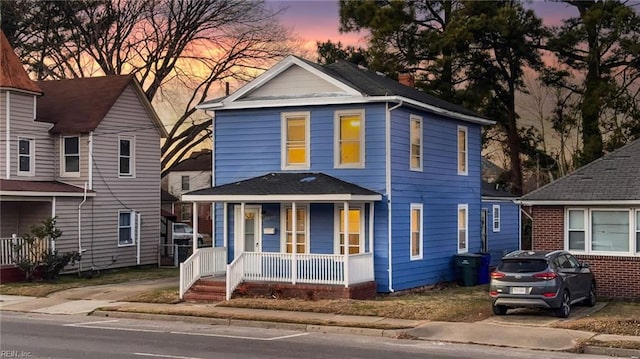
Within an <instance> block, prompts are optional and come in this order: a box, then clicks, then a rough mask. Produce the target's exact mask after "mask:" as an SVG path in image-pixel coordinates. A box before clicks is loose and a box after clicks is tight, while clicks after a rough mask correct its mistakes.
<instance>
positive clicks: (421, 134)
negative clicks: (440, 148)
mask: <svg viewBox="0 0 640 359" xmlns="http://www.w3.org/2000/svg"><path fill="white" fill-rule="evenodd" d="M414 122H417V123H418V131H420V132H419V133H418V145H419V154H418V159H419V163H418V166H417V167H414V166H413V123H414ZM423 124H424V121H422V116H418V115H410V116H409V169H410V170H411V171H418V172H422V171H423V167H424V140H423V139H424V127H423Z"/></svg>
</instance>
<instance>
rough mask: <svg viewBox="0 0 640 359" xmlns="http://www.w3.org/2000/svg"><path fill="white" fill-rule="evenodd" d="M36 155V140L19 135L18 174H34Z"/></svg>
mask: <svg viewBox="0 0 640 359" xmlns="http://www.w3.org/2000/svg"><path fill="white" fill-rule="evenodd" d="M35 155H36V154H35V141H34V140H33V139H32V138H22V137H18V176H33V175H34V173H35V157H36V156H35Z"/></svg>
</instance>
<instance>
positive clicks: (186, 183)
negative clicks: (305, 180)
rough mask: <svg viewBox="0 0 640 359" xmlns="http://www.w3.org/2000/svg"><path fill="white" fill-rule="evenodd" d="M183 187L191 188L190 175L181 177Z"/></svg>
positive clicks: (184, 189) (186, 189) (183, 188)
mask: <svg viewBox="0 0 640 359" xmlns="http://www.w3.org/2000/svg"><path fill="white" fill-rule="evenodd" d="M180 182H181V187H180V188H182V190H183V191H188V190H189V176H181V177H180Z"/></svg>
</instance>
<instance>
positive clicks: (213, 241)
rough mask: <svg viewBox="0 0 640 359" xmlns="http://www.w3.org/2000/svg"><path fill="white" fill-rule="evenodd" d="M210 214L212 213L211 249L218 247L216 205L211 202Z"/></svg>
mask: <svg viewBox="0 0 640 359" xmlns="http://www.w3.org/2000/svg"><path fill="white" fill-rule="evenodd" d="M209 206H210V208H209V213H211V247H215V246H216V203H215V202H211V204H210V205H209Z"/></svg>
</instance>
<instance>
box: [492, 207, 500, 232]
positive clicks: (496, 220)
mask: <svg viewBox="0 0 640 359" xmlns="http://www.w3.org/2000/svg"><path fill="white" fill-rule="evenodd" d="M493 231H494V232H500V205H499V204H494V205H493Z"/></svg>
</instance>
